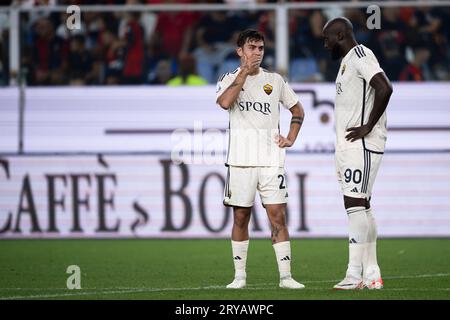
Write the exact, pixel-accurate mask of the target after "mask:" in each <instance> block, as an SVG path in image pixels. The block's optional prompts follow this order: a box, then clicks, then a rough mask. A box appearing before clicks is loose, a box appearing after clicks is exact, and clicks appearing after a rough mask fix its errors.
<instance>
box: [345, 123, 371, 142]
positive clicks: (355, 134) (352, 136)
mask: <svg viewBox="0 0 450 320" xmlns="http://www.w3.org/2000/svg"><path fill="white" fill-rule="evenodd" d="M370 131H372V128H370V127H369V126H368V125H367V124H365V125H363V126H360V127H353V128H348V129H347V132H350V133H349V134H347V135H346V136H345V139H347V141H350V142H353V141H356V140H358V139H361V138H363V137H365V136H366V135H368V134H369V132H370Z"/></svg>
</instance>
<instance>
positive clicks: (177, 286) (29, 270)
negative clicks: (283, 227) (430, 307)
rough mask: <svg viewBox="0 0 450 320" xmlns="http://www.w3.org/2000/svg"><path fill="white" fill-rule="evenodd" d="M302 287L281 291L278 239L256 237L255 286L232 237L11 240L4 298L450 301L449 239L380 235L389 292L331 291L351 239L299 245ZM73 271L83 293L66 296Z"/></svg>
mask: <svg viewBox="0 0 450 320" xmlns="http://www.w3.org/2000/svg"><path fill="white" fill-rule="evenodd" d="M291 247H292V258H293V260H292V274H293V276H294V278H295V279H297V280H298V281H300V282H302V283H304V284H305V285H306V288H305V289H303V290H286V289H280V288H278V271H277V266H276V261H275V254H274V252H273V249H272V246H271V243H270V240H250V247H249V253H248V260H247V285H248V287H247V288H246V289H243V290H229V289H225V288H224V286H225V285H226V284H228V283H229V282H231V280H232V278H233V274H234V271H233V261H232V259H231V247H230V242H229V240H143V239H139V240H137V239H136V240H3V241H0V274H1V277H0V299H5V298H7V299H171V300H174V299H194V300H197V299H201V300H210V299H211V300H212V299H219V300H222V299H229V300H240V299H251V300H261V299H270V300H276V299H283V300H287V299H445V300H448V299H450V281H449V280H450V263H449V262H450V239H380V240H379V241H378V253H379V254H378V255H379V264H380V267H381V270H382V272H383V279H384V282H385V288H384V289H383V290H377V291H375V290H367V289H366V290H361V291H352V292H347V291H333V290H332V289H331V288H332V286H333V285H334V284H335V283H336V282H337V281H338V280H340V279H341V278H342V277H343V275H344V273H345V269H346V264H347V254H348V253H347V241H346V240H344V239H323V240H316V239H314V240H313V239H307V240H306V239H297V240H292V241H291ZM69 265H78V266H79V267H80V268H81V287H82V289H81V290H68V289H67V287H66V281H67V278H68V277H69V276H70V275H69V274H67V273H66V269H67V267H68V266H69Z"/></svg>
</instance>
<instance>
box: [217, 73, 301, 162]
mask: <svg viewBox="0 0 450 320" xmlns="http://www.w3.org/2000/svg"><path fill="white" fill-rule="evenodd" d="M239 71H240V68H238V69H236V70H235V71H233V72H230V73H226V74H224V75H223V76H221V77H220V78H219V81H218V82H217V98H218V97H220V95H222V94H223V92H224V91H225V90H226V89H227V88H228V87H229V86H230V85H231V84H232V83H233V81H234V80H235V79H236V76H237V75H238V74H239ZM297 102H298V96H297V94H296V93H295V92H294V91H293V90H292V88H291V87H290V86H289V85H288V83H287V82H286V81H285V80H284V79H283V78H282V77H281V76H280V75H279V74H277V73H274V72H268V71H266V70H264V69H262V68H260V69H259V73H258V74H256V75H253V76H247V78H246V81H245V83H244V86H243V87H242V90H241V92H240V94H239V97H238V98H237V100H236V101H235V103H234V104H233V105H232V106H231V107H230V108H229V109H228V111H229V120H230V122H229V130H230V132H229V144H228V155H227V164H228V165H231V166H244V167H246V166H248V167H250V166H269V167H283V166H284V160H285V149H284V148H280V147H278V145H277V143H276V142H275V136H276V135H277V134H279V133H280V127H279V123H280V107H279V106H280V103H281V104H282V105H283V106H284V107H285V108H286V109H289V108H291V107H293V106H294V105H295V104H297Z"/></svg>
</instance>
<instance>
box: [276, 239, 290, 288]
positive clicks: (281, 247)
mask: <svg viewBox="0 0 450 320" xmlns="http://www.w3.org/2000/svg"><path fill="white" fill-rule="evenodd" d="M272 246H273V249H274V250H275V256H276V258H277V263H278V271H279V272H280V279H285V278H290V277H291V242H290V241H282V242H277V243H274V244H273V245H272Z"/></svg>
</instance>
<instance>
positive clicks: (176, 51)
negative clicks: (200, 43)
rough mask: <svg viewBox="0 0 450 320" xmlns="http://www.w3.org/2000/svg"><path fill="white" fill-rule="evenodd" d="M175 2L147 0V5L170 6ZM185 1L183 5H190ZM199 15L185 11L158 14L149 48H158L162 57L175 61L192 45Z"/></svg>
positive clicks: (170, 0)
mask: <svg viewBox="0 0 450 320" xmlns="http://www.w3.org/2000/svg"><path fill="white" fill-rule="evenodd" d="M175 2H177V1H174V0H165V1H161V0H160V1H156V0H149V3H162V4H171V3H175ZM191 2H192V1H189V0H185V1H183V3H186V4H187V3H191ZM199 16H200V15H199V13H196V12H192V11H186V12H183V11H182V12H177V11H168V12H160V13H158V17H157V23H156V28H155V32H153V34H152V36H151V38H150V44H149V45H150V46H158V47H159V48H160V51H161V53H162V54H163V55H166V56H169V57H170V58H172V59H177V58H178V56H179V55H180V54H186V53H188V51H189V49H190V45H191V43H192V36H193V28H194V25H195V23H196V22H197V20H198V18H199Z"/></svg>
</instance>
